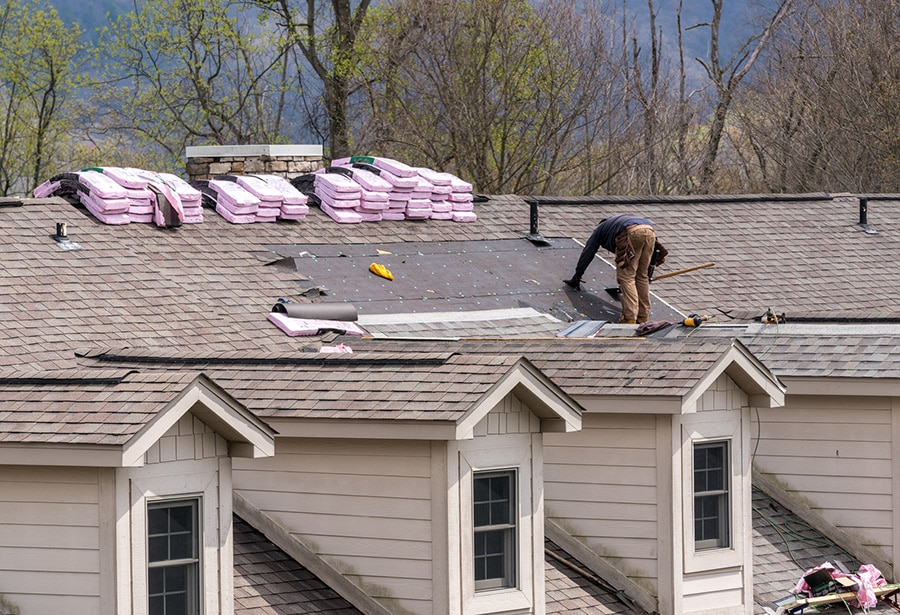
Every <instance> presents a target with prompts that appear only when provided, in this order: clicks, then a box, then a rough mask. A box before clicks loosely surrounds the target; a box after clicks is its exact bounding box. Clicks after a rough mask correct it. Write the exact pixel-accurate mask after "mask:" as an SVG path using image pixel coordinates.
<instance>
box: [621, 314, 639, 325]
mask: <svg viewBox="0 0 900 615" xmlns="http://www.w3.org/2000/svg"><path fill="white" fill-rule="evenodd" d="M619 324H621V325H636V324H637V321H636V320H625V317H624V316H622V317H621V318H619Z"/></svg>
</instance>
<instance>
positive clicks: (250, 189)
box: [193, 175, 309, 224]
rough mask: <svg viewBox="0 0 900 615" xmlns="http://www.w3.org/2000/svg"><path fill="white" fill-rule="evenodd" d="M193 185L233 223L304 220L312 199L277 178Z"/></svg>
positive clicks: (249, 177)
mask: <svg viewBox="0 0 900 615" xmlns="http://www.w3.org/2000/svg"><path fill="white" fill-rule="evenodd" d="M193 185H194V186H195V187H196V188H197V189H198V190H200V191H201V192H202V193H203V195H204V200H205V202H206V204H207V205H208V206H209V207H211V208H213V209H215V210H216V212H217V213H218V214H219V215H220V216H222V217H223V218H225V219H226V220H228V221H229V222H231V223H233V224H249V223H252V222H275V221H276V220H303V219H304V218H305V217H306V214H307V212H309V206H308V205H307V202H308V200H309V197H307V196H306V195H305V194H302V193H301V192H300V191H298V190H297V189H296V188H295V187H294V186H293V185H291V183H290V182H289V181H287V180H286V179H284V178H283V177H279V176H277V175H220V176H218V177H215V178H213V179H210V180H197V181H195V182H193Z"/></svg>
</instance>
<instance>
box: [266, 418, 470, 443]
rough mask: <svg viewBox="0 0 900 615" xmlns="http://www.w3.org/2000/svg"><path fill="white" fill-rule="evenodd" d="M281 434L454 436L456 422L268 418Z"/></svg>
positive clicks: (378, 437) (390, 437)
mask: <svg viewBox="0 0 900 615" xmlns="http://www.w3.org/2000/svg"><path fill="white" fill-rule="evenodd" d="M268 424H269V425H270V426H271V427H272V428H273V429H275V430H276V432H277V435H276V439H281V438H341V439H363V440H371V439H375V440H453V439H455V438H456V422H454V421H429V420H425V419H419V420H402V419H401V420H398V419H386V420H378V419H308V418H278V419H269V420H268Z"/></svg>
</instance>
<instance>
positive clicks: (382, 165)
mask: <svg viewBox="0 0 900 615" xmlns="http://www.w3.org/2000/svg"><path fill="white" fill-rule="evenodd" d="M370 158H371V159H372V162H370V163H369V164H372V165H374V166H376V167H378V168H379V169H382V170H384V171H387V172H388V173H390V174H391V175H394V176H395V177H415V176H416V175H417V173H416V170H415V169H414V168H413V167H411V166H409V165H408V164H404V163H402V162H398V161H396V160H393V159H392V158H383V157H381V156H370Z"/></svg>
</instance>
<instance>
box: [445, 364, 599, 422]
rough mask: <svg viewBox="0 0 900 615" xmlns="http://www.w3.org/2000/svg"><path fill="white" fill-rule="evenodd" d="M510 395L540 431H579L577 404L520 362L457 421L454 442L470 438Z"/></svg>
mask: <svg viewBox="0 0 900 615" xmlns="http://www.w3.org/2000/svg"><path fill="white" fill-rule="evenodd" d="M513 391H515V393H516V394H517V395H518V396H520V397H521V398H523V400H524V401H527V402H528V405H529V408H530V409H531V411H532V412H534V413H535V415H536V416H538V417H540V418H541V430H542V431H567V432H569V431H578V430H580V429H581V411H582V409H581V407H580V406H579V405H578V403H577V402H576V401H575V400H574V399H572V398H571V397H570V396H569V395H567V394H566V393H565V392H564V391H562V389H560V388H559V387H557V386H556V385H555V384H553V383H552V382H551V381H550V380H549V379H548V378H547V377H546V376H544V375H543V374H542V373H541V372H540V370H538V369H537V368H536V367H534V366H533V365H532V364H531V363H530V362H529V361H528V360H527V359H524V358H522V359H519V360H518V361H517V362H516V364H515V365H513V367H512V368H511V369H510V370H509V371H508V372H506V374H504V375H503V377H501V378H500V380H498V381H497V382H496V383H495V384H494V386H492V387H491V389H490V390H489V391H488V392H486V393H485V394H484V395H482V397H481V399H479V400H478V401H477V402H476V403H475V404H474V405H473V407H472V409H471V410H469V412H467V413H466V414H465V416H463V417H462V418H461V419H460V420H459V421H457V424H456V438H455V439H457V440H469V439H471V438H473V437H474V429H475V426H476V425H477V424H478V423H479V422H480V421H481V419H483V418H484V417H485V416H487V414H488V413H489V412H490V411H491V410H493V409H494V408H496V407H497V404H499V403H500V402H501V401H502V400H503V398H504V397H506V396H507V395H509V394H510V393H511V392H513Z"/></svg>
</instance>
